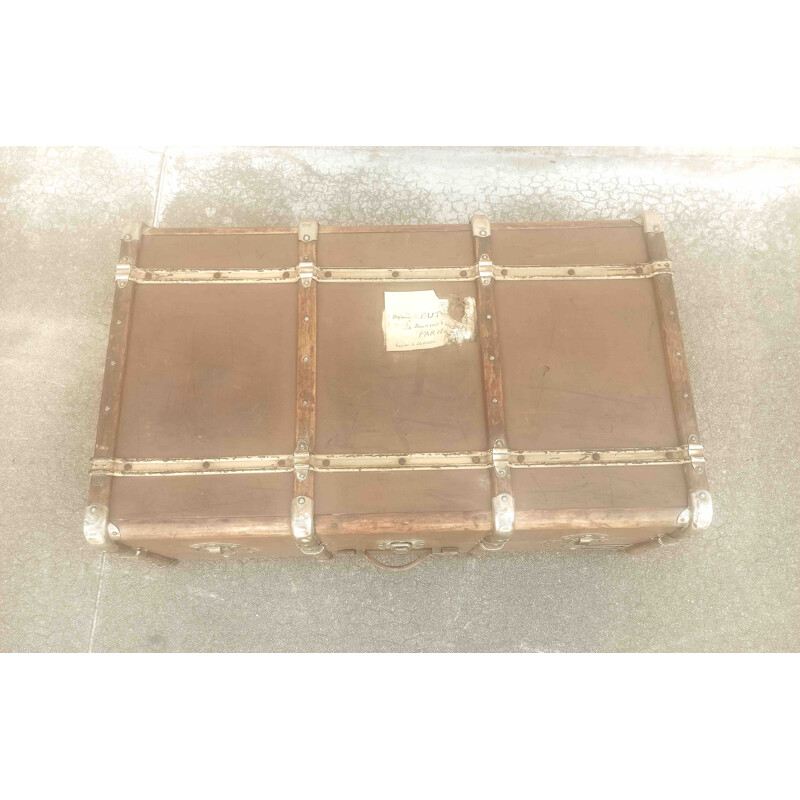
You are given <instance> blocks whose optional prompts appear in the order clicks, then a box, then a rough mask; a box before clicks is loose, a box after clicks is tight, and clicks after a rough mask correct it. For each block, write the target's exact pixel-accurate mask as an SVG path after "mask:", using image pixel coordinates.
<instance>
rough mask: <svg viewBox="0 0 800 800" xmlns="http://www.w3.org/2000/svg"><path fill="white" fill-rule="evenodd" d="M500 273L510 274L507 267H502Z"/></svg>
mask: <svg viewBox="0 0 800 800" xmlns="http://www.w3.org/2000/svg"><path fill="white" fill-rule="evenodd" d="M500 274H501V275H508V270H507V269H501V270H500Z"/></svg>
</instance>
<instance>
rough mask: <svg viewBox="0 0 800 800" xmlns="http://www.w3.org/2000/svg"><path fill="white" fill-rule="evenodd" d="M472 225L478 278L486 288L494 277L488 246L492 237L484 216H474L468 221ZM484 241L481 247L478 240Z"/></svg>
mask: <svg viewBox="0 0 800 800" xmlns="http://www.w3.org/2000/svg"><path fill="white" fill-rule="evenodd" d="M470 223H471V225H472V235H473V236H474V237H475V239H476V240H478V241H476V245H475V246H476V248H477V253H478V277H479V278H480V281H481V283H482V284H483V285H484V286H488V285H489V284H490V283H491V282H492V278H493V277H494V264H493V263H492V256H491V245H490V244H489V241H490V237H491V235H492V227H491V225H490V223H489V217H487V216H486V215H484V214H476V215H475V216H474V217H472V219H471V220H470ZM481 239H485V240H486V242H487V244H486V246H483V245H482V244H481V243H480V241H479V240H481Z"/></svg>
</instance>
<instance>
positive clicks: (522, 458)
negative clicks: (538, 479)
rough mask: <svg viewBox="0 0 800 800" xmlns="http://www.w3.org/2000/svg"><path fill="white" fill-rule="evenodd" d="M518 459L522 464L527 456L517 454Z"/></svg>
mask: <svg viewBox="0 0 800 800" xmlns="http://www.w3.org/2000/svg"><path fill="white" fill-rule="evenodd" d="M517 461H518V462H519V463H520V464H522V463H524V461H525V456H517Z"/></svg>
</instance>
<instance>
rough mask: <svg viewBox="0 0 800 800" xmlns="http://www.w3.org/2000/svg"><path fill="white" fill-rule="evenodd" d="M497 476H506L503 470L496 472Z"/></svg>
mask: <svg viewBox="0 0 800 800" xmlns="http://www.w3.org/2000/svg"><path fill="white" fill-rule="evenodd" d="M497 474H498V475H499V476H500V477H501V478H502V477H503V476H504V475H505V474H506V471H505V470H504V469H500V470H498V471H497Z"/></svg>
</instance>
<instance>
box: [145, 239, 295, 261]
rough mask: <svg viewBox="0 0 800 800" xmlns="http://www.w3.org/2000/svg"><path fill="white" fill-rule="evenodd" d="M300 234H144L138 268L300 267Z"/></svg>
mask: <svg viewBox="0 0 800 800" xmlns="http://www.w3.org/2000/svg"><path fill="white" fill-rule="evenodd" d="M297 260H298V259H297V234H296V233H272V234H262V235H259V234H235V233H232V234H227V235H224V236H220V235H214V234H192V235H188V236H187V235H173V236H170V235H169V234H166V235H161V234H159V235H158V236H148V235H146V234H145V235H144V236H143V237H142V242H141V246H140V249H139V258H138V260H137V266H139V267H141V268H142V269H148V268H151V269H166V268H169V267H175V268H180V269H193V268H194V269H203V268H205V269H210V268H211V267H219V268H220V269H229V268H230V269H232V268H236V267H239V268H247V267H251V268H255V267H260V268H262V269H264V268H267V267H273V268H284V269H286V268H289V267H296V266H297Z"/></svg>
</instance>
